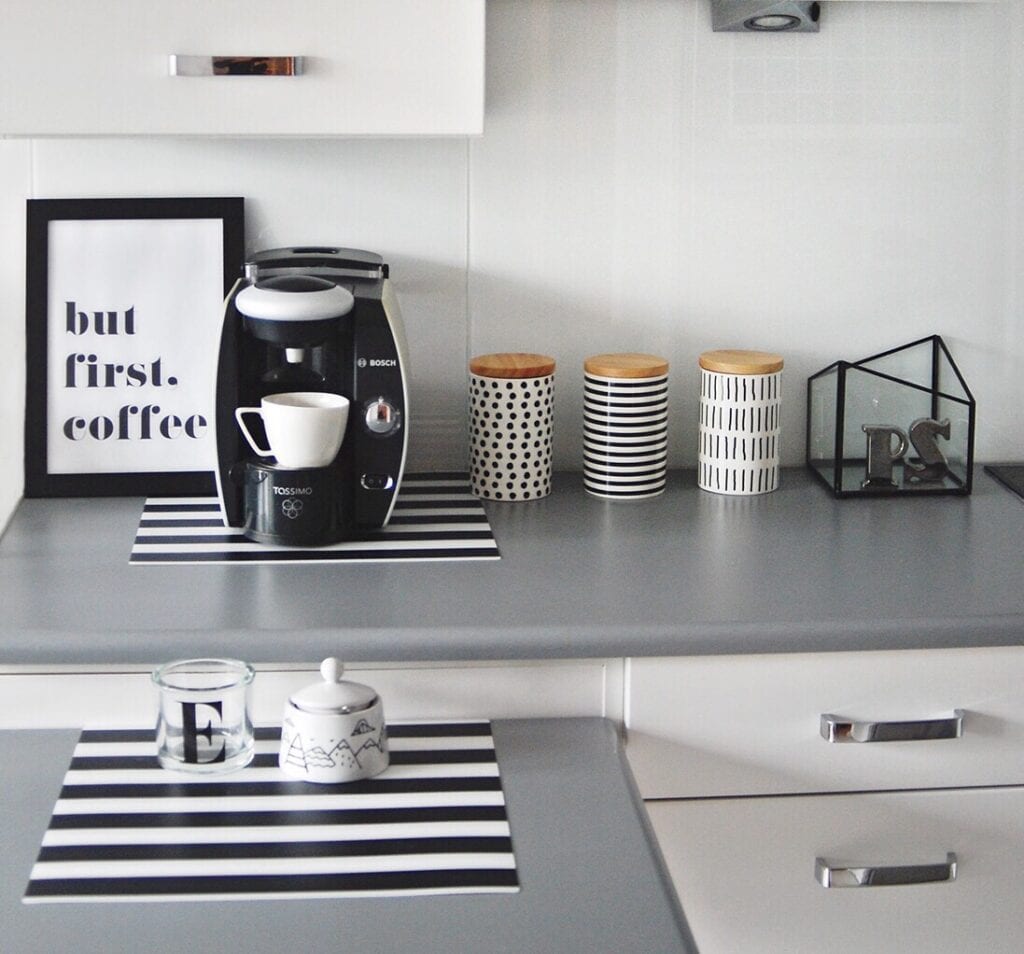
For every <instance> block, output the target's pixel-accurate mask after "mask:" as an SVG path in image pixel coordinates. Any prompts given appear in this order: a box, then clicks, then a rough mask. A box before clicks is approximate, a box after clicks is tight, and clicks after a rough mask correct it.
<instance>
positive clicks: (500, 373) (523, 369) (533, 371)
mask: <svg viewBox="0 0 1024 954" xmlns="http://www.w3.org/2000/svg"><path fill="white" fill-rule="evenodd" d="M469 370H470V371H472V372H473V374H478V375H480V377H482V378H543V377H546V376H547V375H549V374H554V373H555V359H554V358H549V357H548V356H547V355H545V354H526V353H524V352H520V351H515V352H503V353H500V354H482V355H478V356H477V357H475V358H473V359H472V360H471V361H470V362H469Z"/></svg>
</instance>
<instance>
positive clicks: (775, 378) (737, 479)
mask: <svg viewBox="0 0 1024 954" xmlns="http://www.w3.org/2000/svg"><path fill="white" fill-rule="evenodd" d="M699 363H700V422H699V443H700V446H699V448H698V455H697V486H699V487H700V488H701V489H702V490H710V491H712V492H714V493H718V494H735V495H752V494H764V493H769V492H771V491H773V490H775V489H776V488H777V487H778V486H779V414H780V410H781V403H782V401H781V398H782V394H781V384H782V364H783V361H782V358H781V357H779V355H777V354H768V353H766V352H763V351H732V350H725V351H705V352H704V354H702V355H701V356H700V362H699Z"/></svg>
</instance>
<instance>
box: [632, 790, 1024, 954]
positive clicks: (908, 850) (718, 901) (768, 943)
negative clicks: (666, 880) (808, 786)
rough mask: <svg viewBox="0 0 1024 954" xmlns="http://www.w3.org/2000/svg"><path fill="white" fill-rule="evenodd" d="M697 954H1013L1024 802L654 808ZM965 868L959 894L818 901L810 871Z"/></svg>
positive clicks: (914, 798) (998, 794)
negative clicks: (820, 866) (818, 867)
mask: <svg viewBox="0 0 1024 954" xmlns="http://www.w3.org/2000/svg"><path fill="white" fill-rule="evenodd" d="M647 808H648V812H649V814H650V817H651V821H652V824H653V827H654V831H655V833H656V834H657V836H658V842H659V845H660V847H661V850H662V852H663V854H664V855H665V859H666V862H667V864H668V868H669V871H670V873H671V875H672V878H673V881H674V883H675V886H676V891H677V893H678V894H679V899H680V901H681V903H682V906H683V909H684V910H685V911H686V917H687V920H688V921H689V923H690V927H691V929H692V930H693V934H694V938H695V940H696V942H697V945H698V946H699V948H700V950H701V954H739V952H756V954H826V952H827V954H865V952H871V954H917V952H925V951H927V952H928V954H967V952H976V954H981V952H984V954H1019V952H1020V951H1022V950H1024V925H1022V922H1021V916H1020V912H1021V910H1022V909H1024V790H1021V789H979V790H974V791H969V792H968V791H964V792H899V793H881V794H865V795H826V796H807V797H790V798H752V799H722V800H695V801H684V802H667V801H666V802H653V803H649V804H648V806H647ZM948 852H953V853H954V854H955V855H956V858H957V873H956V880H954V881H949V882H936V883H928V884H909V885H896V886H885V887H881V886H875V887H858V888H824V887H822V886H821V884H819V883H818V882H817V881H816V880H815V859H816V858H819V857H820V858H823V859H825V860H826V861H827V862H830V863H832V864H834V865H839V866H842V865H871V866H884V867H887V868H893V867H902V866H906V865H932V864H935V863H938V864H939V865H940V866H941V865H943V864H944V863H945V860H946V857H947V853H948Z"/></svg>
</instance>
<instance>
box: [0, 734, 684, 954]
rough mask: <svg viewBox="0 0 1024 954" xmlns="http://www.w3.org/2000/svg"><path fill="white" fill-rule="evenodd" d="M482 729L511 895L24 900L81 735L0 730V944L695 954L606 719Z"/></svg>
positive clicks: (52, 950)
mask: <svg viewBox="0 0 1024 954" xmlns="http://www.w3.org/2000/svg"><path fill="white" fill-rule="evenodd" d="M493 728H494V741H495V747H496V751H497V756H498V762H499V764H500V766H501V774H502V784H503V787H504V791H505V797H506V802H507V805H508V812H509V823H510V825H511V829H512V842H513V847H514V850H515V853H516V865H517V868H518V871H519V880H520V884H521V890H520V891H519V892H518V893H515V894H496V895H495V894H478V895H443V896H437V897H410V898H388V899H379V898H376V899H366V898H345V899H341V900H301V901H300V900H274V901H271V900H265V901H204V902H166V903H136V904H131V903H127V904H126V903H119V904H111V903H92V904H32V905H25V904H22V903H21V896H22V894H23V893H24V889H25V885H26V884H27V882H28V877H29V872H30V871H31V869H32V864H33V862H34V860H35V857H36V854H37V852H38V850H39V844H40V841H41V839H42V836H43V832H44V831H45V830H46V826H47V823H48V822H49V818H50V811H51V809H52V808H53V804H54V802H55V801H56V798H57V794H58V792H59V791H60V783H61V779H62V778H63V776H64V772H65V770H66V768H67V764H68V759H69V758H70V756H71V751H72V749H73V748H74V744H75V740H76V738H77V735H78V733H77V731H61V732H54V731H45V732H44V731H34V732H0V764H2V765H3V766H4V771H3V784H2V785H0V844H2V845H3V851H2V852H0V874H2V877H0V886H2V887H0V925H2V928H0V949H2V950H3V951H4V954H44V952H45V954H60V952H65V951H74V952H75V954H91V952H95V954H120V952H124V954H129V952H132V954H134V952H137V951H147V952H151V954H162V952H174V954H181V952H184V951H189V952H200V951H218V952H219V951H224V950H232V951H252V952H266V954H279V952H281V951H289V950H295V951H337V950H346V951H368V952H369V951H388V952H394V954H400V952H402V951H415V952H417V954H431V952H445V954H447V952H451V951H462V952H467V954H469V952H488V954H500V952H503V951H508V952H516V954H520V952H524V951H558V952H560V954H572V952H580V954H583V952H586V954H602V952H609V954H612V952H615V954H618V952H621V951H644V952H645V954H661V952H664V954H668V952H681V954H686V952H693V954H695V952H696V950H697V949H696V946H695V945H694V944H693V941H692V938H691V936H690V932H689V929H688V927H687V925H686V922H685V919H684V917H683V915H682V912H681V911H680V910H679V906H678V903H677V902H676V901H675V895H674V893H673V892H672V889H671V888H670V887H669V885H668V880H667V876H666V874H665V871H664V866H663V864H662V862H661V858H660V855H659V854H658V851H657V848H655V847H654V844H653V838H652V837H651V834H650V832H649V829H648V827H647V822H646V815H644V813H643V810H642V808H640V807H639V800H638V797H637V795H636V791H635V788H634V786H633V784H632V779H631V777H630V776H629V774H628V769H627V768H626V767H625V763H624V760H623V756H622V752H621V748H620V745H619V740H618V738H617V736H616V734H615V732H614V729H613V728H612V726H611V724H610V723H609V722H606V721H604V720H601V719H557V720H538V719H534V720H512V721H507V722H503V721H496V722H494V723H493Z"/></svg>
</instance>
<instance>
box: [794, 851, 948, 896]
mask: <svg viewBox="0 0 1024 954" xmlns="http://www.w3.org/2000/svg"><path fill="white" fill-rule="evenodd" d="M814 879H815V881H817V882H818V884H820V885H821V886H822V887H824V888H875V887H884V886H885V885H893V884H929V883H931V882H936V881H956V854H955V853H954V852H952V851H950V852H947V854H946V861H945V863H942V862H940V863H938V864H934V865H896V866H894V867H890V868H876V867H873V866H869V865H857V866H848V867H839V866H838V865H831V864H829V862H827V861H826V860H825V859H824V858H815V859H814Z"/></svg>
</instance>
